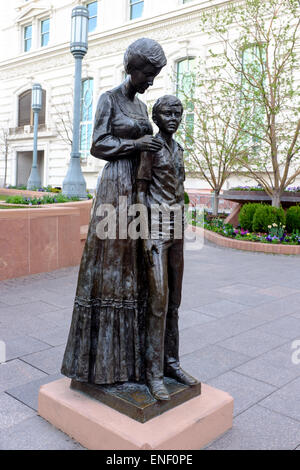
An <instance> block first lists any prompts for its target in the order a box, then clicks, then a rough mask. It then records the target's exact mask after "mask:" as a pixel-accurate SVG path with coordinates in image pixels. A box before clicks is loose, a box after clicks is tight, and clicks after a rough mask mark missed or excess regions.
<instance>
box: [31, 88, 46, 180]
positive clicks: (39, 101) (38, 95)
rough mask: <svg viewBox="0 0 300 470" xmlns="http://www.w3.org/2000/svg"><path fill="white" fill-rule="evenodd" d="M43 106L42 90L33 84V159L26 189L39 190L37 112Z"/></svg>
mask: <svg viewBox="0 0 300 470" xmlns="http://www.w3.org/2000/svg"><path fill="white" fill-rule="evenodd" d="M42 106H43V89H42V87H41V85H40V84H39V83H35V84H34V85H33V87H32V91H31V108H32V111H33V158H32V167H31V172H30V176H29V178H28V181H27V189H39V188H40V187H41V184H42V183H41V177H40V174H39V171H38V166H37V156H38V155H37V154H38V152H37V140H38V126H39V112H40V111H41V109H42Z"/></svg>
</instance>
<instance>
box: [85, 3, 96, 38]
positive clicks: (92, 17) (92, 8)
mask: <svg viewBox="0 0 300 470" xmlns="http://www.w3.org/2000/svg"><path fill="white" fill-rule="evenodd" d="M87 9H88V11H89V33H91V32H92V31H94V30H95V29H96V26H97V15H98V2H92V3H88V4H87Z"/></svg>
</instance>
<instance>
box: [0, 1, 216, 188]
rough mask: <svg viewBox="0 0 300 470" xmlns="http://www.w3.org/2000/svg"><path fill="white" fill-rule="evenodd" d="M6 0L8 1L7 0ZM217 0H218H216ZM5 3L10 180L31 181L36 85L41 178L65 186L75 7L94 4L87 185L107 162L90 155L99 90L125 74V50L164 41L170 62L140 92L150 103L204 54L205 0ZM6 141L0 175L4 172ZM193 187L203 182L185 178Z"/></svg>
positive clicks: (0, 15)
mask: <svg viewBox="0 0 300 470" xmlns="http://www.w3.org/2000/svg"><path fill="white" fill-rule="evenodd" d="M4 3H5V5H4ZM214 3H216V2H214ZM1 4H2V5H1V6H0V37H1V45H2V47H1V52H0V84H1V86H0V128H1V129H2V133H3V134H5V136H6V137H7V138H6V146H7V150H8V152H7V177H6V182H7V184H12V185H23V184H26V182H27V179H28V176H29V173H30V168H31V161H32V145H33V118H32V112H31V109H30V102H31V87H32V85H33V83H35V82H38V83H40V84H41V85H42V88H43V98H44V99H43V103H44V104H43V109H42V111H41V113H40V119H39V140H38V163H39V169H40V173H41V180H42V184H43V185H47V184H51V185H58V186H61V184H62V181H63V179H64V177H65V175H66V171H67V165H68V163H69V159H70V150H71V139H72V124H71V123H72V99H73V96H72V95H73V78H74V59H73V56H72V55H71V53H70V48H69V47H70V46H69V41H70V33H71V31H70V29H71V11H72V8H73V7H74V6H76V5H79V4H82V5H86V6H87V7H88V9H89V50H88V53H87V55H86V56H85V58H84V60H83V75H82V107H81V141H80V148H81V155H82V170H83V173H84V176H85V179H86V181H87V187H88V188H90V189H93V188H94V187H95V185H96V181H97V177H98V174H99V171H101V168H102V167H103V165H104V163H105V162H103V161H101V160H97V159H95V158H94V157H91V156H90V155H89V146H90V138H91V132H92V124H93V116H94V112H95V109H96V105H97V100H98V97H99V95H100V94H101V93H103V92H105V91H106V90H109V89H111V88H113V87H115V86H117V85H118V84H119V83H120V82H121V80H122V79H123V78H124V68H123V54H124V51H125V49H126V47H127V46H128V45H129V44H130V43H131V42H133V41H134V40H136V39H138V38H140V37H149V38H153V39H155V40H157V41H159V42H160V43H161V44H162V46H163V48H164V50H165V52H166V55H167V58H168V65H167V66H166V67H165V68H164V69H163V71H162V72H161V74H160V75H159V76H158V77H157V79H156V80H155V83H154V85H153V87H151V89H149V90H148V91H147V92H146V93H145V94H144V95H143V97H142V99H143V100H144V101H145V102H146V104H147V105H151V104H152V103H153V102H154V101H155V100H156V99H157V98H158V97H159V96H161V95H163V94H165V93H171V94H173V93H176V76H175V75H176V71H177V70H179V71H180V70H181V69H184V68H185V67H186V66H187V64H188V63H189V61H190V60H191V59H193V58H196V57H197V56H199V55H200V54H201V55H202V56H203V55H205V53H206V48H207V47H208V45H207V40H205V38H204V37H203V36H202V35H201V34H199V14H200V12H201V11H202V9H203V8H207V7H208V6H209V5H211V2H210V1H204V0H164V1H161V0H144V1H142V0H98V1H91V0H87V1H80V0H27V1H26V0H11V1H10V2H1ZM3 149H4V147H3V145H2V152H1V156H0V179H2V181H3V178H4V168H5V162H4V150H3ZM187 185H188V186H190V187H199V186H200V187H201V185H202V187H203V185H204V187H205V184H204V183H203V182H202V183H201V181H199V180H197V179H194V178H191V179H188V181H187Z"/></svg>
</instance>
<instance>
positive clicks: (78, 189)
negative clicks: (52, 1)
mask: <svg viewBox="0 0 300 470" xmlns="http://www.w3.org/2000/svg"><path fill="white" fill-rule="evenodd" d="M88 22H89V12H88V9H87V8H86V7H84V6H77V7H75V8H73V10H72V16H71V43H70V50H71V53H72V54H73V56H74V59H75V78H74V107H73V139H72V151H71V160H70V164H69V168H68V171H67V174H66V177H65V179H64V181H63V187H62V192H63V194H64V195H65V196H68V197H79V198H80V199H86V198H87V192H86V182H85V179H84V177H83V174H82V170H81V165H80V149H79V139H80V100H81V72H82V59H83V57H84V56H85V54H86V53H87V50H88Z"/></svg>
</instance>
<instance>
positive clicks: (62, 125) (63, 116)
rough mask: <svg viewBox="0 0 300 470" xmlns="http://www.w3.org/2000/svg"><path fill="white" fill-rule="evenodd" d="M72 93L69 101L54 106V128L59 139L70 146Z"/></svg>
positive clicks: (71, 135)
mask: <svg viewBox="0 0 300 470" xmlns="http://www.w3.org/2000/svg"><path fill="white" fill-rule="evenodd" d="M72 102H73V93H72V96H71V98H70V100H69V101H65V102H63V103H61V104H60V105H54V109H55V117H56V121H55V127H56V131H57V134H58V135H59V137H60V139H61V140H62V141H63V142H65V143H66V144H68V145H69V146H72V139H73V119H72V116H73V111H72Z"/></svg>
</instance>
